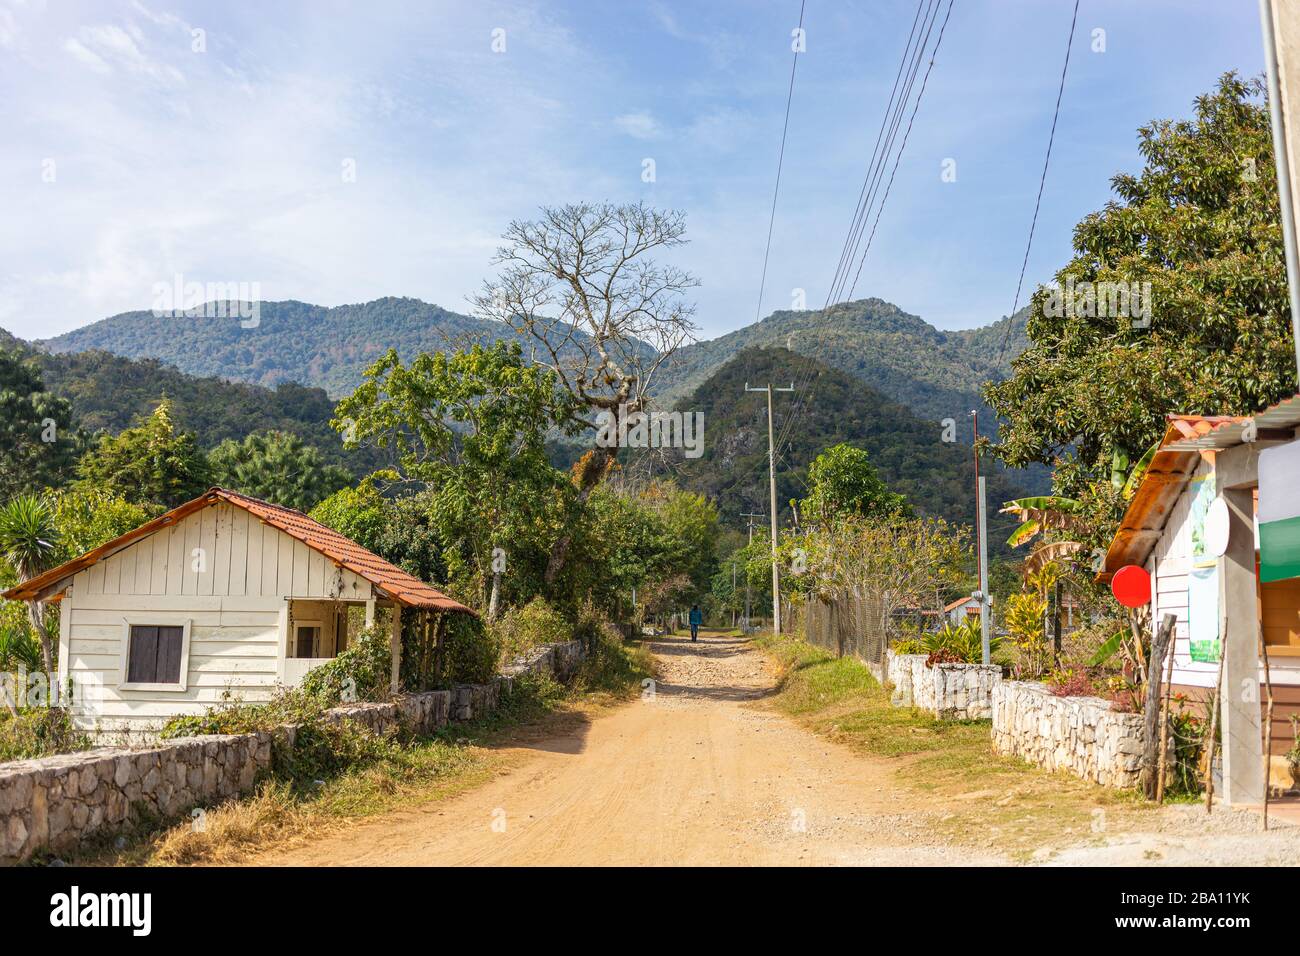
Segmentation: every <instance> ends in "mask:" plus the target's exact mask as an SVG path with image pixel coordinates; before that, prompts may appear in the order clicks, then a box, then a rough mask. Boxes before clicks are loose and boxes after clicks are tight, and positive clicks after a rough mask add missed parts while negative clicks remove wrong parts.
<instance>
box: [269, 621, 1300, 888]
mask: <svg viewBox="0 0 1300 956" xmlns="http://www.w3.org/2000/svg"><path fill="white" fill-rule="evenodd" d="M652 649H653V651H654V653H655V655H656V657H657V658H658V660H659V662H660V678H659V681H658V684H657V686H656V687H655V688H654V693H653V695H645V696H644V697H643V698H642V699H641V700H638V701H634V702H632V703H629V704H627V705H626V706H622V707H620V708H618V709H615V710H612V711H608V712H605V713H602V714H600V715H599V716H597V717H596V718H595V719H593V720H586V719H583V718H581V717H575V718H574V719H573V720H572V721H571V724H572V726H571V727H568V728H566V729H564V730H562V731H560V732H558V733H557V732H554V730H552V731H551V732H550V733H549V734H548V735H546V736H540V737H538V738H537V739H534V740H523V741H522V742H518V741H517V742H515V743H514V744H513V745H512V746H511V748H510V751H511V753H510V755H509V756H510V761H509V766H510V769H508V770H507V771H506V772H504V773H502V774H501V775H499V776H497V777H495V778H494V779H493V780H492V781H491V782H489V783H487V784H485V785H483V786H481V787H479V788H477V789H474V790H472V791H470V792H468V793H465V794H462V795H460V796H457V797H454V798H452V799H450V800H445V801H440V802H436V803H431V804H429V805H427V806H425V807H422V808H420V809H417V810H412V811H402V812H398V813H392V814H387V815H384V816H381V817H376V818H372V819H369V820H366V821H363V822H360V823H358V824H356V825H354V826H351V827H349V828H347V829H345V830H342V831H340V832H335V833H331V834H328V835H325V836H323V837H322V838H319V839H316V840H313V841H312V842H310V843H308V844H306V845H302V846H297V847H292V848H289V849H280V850H273V851H271V852H268V853H265V854H263V855H261V856H260V857H257V858H255V859H253V860H250V861H249V862H251V863H254V864H258V865H282V864H283V865H298V866H339V865H344V866H353V865H389V866H393V865H396V866H420V865H423V866H434V865H436V866H449V865H467V864H468V865H476V864H489V865H498V864H505V865H638V866H646V865H651V866H654V865H778V864H808V865H818V864H832V865H834V864H841V865H844V864H848V865H863V864H865V865H944V864H946V865H979V864H997V863H1006V862H1009V861H1008V860H1007V859H1006V858H1005V857H1003V856H1002V855H1000V854H999V853H997V852H996V851H995V850H990V849H980V850H975V849H971V848H970V847H966V846H959V845H953V844H951V843H948V842H946V841H944V840H943V839H940V838H937V837H936V836H935V835H934V834H933V833H932V832H931V829H930V823H931V822H932V821H933V820H934V819H935V817H936V813H940V812H942V808H936V807H933V806H925V805H923V801H922V798H920V797H918V796H917V794H916V793H915V792H914V791H912V790H910V789H909V788H907V787H906V786H904V785H902V784H900V782H899V780H898V778H897V776H896V764H893V763H892V762H891V761H889V760H885V759H873V758H869V757H863V756H861V755H858V754H854V753H851V752H850V751H848V750H847V749H845V748H843V747H840V746H838V745H836V744H832V743H828V742H827V741H825V740H822V739H820V738H818V737H816V736H814V735H813V734H811V733H810V732H808V731H806V730H804V729H803V728H801V727H799V726H798V725H796V724H795V723H793V722H792V721H790V720H789V719H788V718H786V717H783V716H781V715H779V714H777V713H776V712H775V711H774V710H772V709H770V708H767V707H765V706H764V705H763V703H762V701H763V698H764V697H766V696H768V695H769V694H770V693H772V691H773V689H774V687H775V684H776V674H775V673H774V671H773V670H772V669H771V667H770V665H769V664H768V662H767V661H766V660H765V659H764V658H763V656H762V655H761V654H760V653H758V652H757V651H755V650H753V649H752V648H751V647H750V646H749V645H748V643H747V642H746V641H744V640H743V639H739V638H735V637H723V636H718V635H707V634H706V635H702V637H701V640H700V642H699V643H698V644H692V643H691V642H690V640H689V638H679V637H673V638H664V639H663V640H661V641H659V642H657V643H655V644H654V645H653V648H652ZM1223 816H1224V815H1223V814H1216V817H1223ZM1174 829H1175V830H1176V831H1180V832H1179V833H1176V834H1170V835H1160V834H1154V835H1152V834H1147V835H1132V834H1130V835H1124V836H1120V835H1116V840H1117V842H1116V843H1114V844H1111V843H1107V844H1106V845H1104V846H1090V847H1087V848H1081V849H1079V850H1077V851H1065V852H1064V853H1060V854H1059V855H1058V853H1057V852H1056V851H1053V852H1052V853H1050V855H1049V854H1044V855H1043V856H1042V857H1040V860H1041V862H1068V863H1071V864H1075V865H1078V864H1085V865H1086V864H1091V863H1117V862H1128V863H1131V862H1139V863H1141V862H1148V863H1149V862H1151V861H1152V860H1153V859H1155V858H1156V857H1155V855H1154V854H1156V853H1159V854H1160V855H1162V856H1163V855H1164V852H1163V851H1165V850H1167V849H1169V843H1170V841H1171V839H1172V840H1173V841H1174V842H1175V843H1176V845H1177V847H1178V850H1177V852H1176V853H1175V854H1174V855H1175V856H1176V858H1177V861H1178V862H1190V861H1192V860H1195V861H1197V862H1215V860H1214V858H1213V857H1211V858H1210V859H1205V856H1207V855H1208V854H1206V853H1204V852H1197V850H1198V841H1199V840H1204V839H1207V837H1204V836H1196V837H1188V836H1187V835H1186V834H1185V833H1182V832H1181V831H1182V830H1184V829H1185V828H1184V827H1182V826H1177V827H1175V828H1174ZM1222 836H1223V838H1225V843H1234V842H1237V841H1239V840H1240V839H1241V838H1243V837H1245V834H1240V835H1238V834H1235V833H1234V834H1231V835H1229V834H1223V835H1222ZM1210 839H1215V838H1210ZM1246 839H1247V841H1249V838H1248V837H1246ZM1247 845H1249V844H1247ZM1290 845H1291V847H1292V852H1294V848H1295V847H1296V843H1295V841H1294V840H1293V841H1291V844H1290ZM1209 848H1210V845H1209V844H1207V845H1206V847H1205V849H1206V850H1208V849H1209ZM1216 849H1219V850H1222V849H1226V846H1225V845H1224V844H1223V843H1220V844H1218V845H1217V847H1216ZM1256 849H1257V848H1256ZM1242 851H1243V852H1246V847H1245V846H1243V847H1242ZM1249 852H1250V854H1251V855H1254V853H1255V849H1251V850H1250V851H1249ZM1293 859H1296V860H1300V857H1293ZM1167 861H1168V862H1173V860H1167ZM1254 862H1263V861H1262V860H1259V859H1258V858H1256V859H1255V860H1254Z"/></svg>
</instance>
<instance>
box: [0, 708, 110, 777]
mask: <svg viewBox="0 0 1300 956" xmlns="http://www.w3.org/2000/svg"><path fill="white" fill-rule="evenodd" d="M91 746H93V744H92V742H91V740H90V738H89V737H87V736H86V735H85V734H83V733H81V732H80V731H78V730H77V729H76V728H75V727H73V726H72V718H71V717H70V716H69V715H68V712H67V711H66V710H63V709H62V708H60V707H30V708H26V709H24V710H22V711H20V712H19V714H18V715H17V716H13V715H12V714H8V713H5V712H4V711H2V710H0V763H4V762H5V761H9V760H31V759H34V758H36V757H49V756H52V755H54V754H66V753H73V752H75V751H78V750H88V749H89V748H90V747H91Z"/></svg>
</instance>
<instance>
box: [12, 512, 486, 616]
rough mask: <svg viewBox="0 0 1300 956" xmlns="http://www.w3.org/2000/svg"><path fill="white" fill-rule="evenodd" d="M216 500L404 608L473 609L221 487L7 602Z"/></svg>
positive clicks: (322, 529)
mask: <svg viewBox="0 0 1300 956" xmlns="http://www.w3.org/2000/svg"><path fill="white" fill-rule="evenodd" d="M219 501H225V502H228V503H229V504H231V505H234V506H235V507H236V508H242V509H243V510H244V511H247V512H248V513H249V514H251V515H253V516H254V517H256V518H258V519H259V520H261V521H263V522H265V523H266V524H269V525H271V526H272V527H273V528H277V529H279V530H280V531H283V532H284V533H285V534H287V535H289V536H290V537H291V538H296V539H298V540H299V541H301V542H302V543H303V544H305V545H306V546H307V547H309V548H311V549H312V550H313V551H316V552H319V553H320V554H323V555H324V556H325V557H327V558H329V559H330V560H331V561H333V562H334V563H335V564H338V565H340V566H342V567H345V568H347V569H348V570H349V571H352V572H354V573H355V574H357V575H359V576H360V577H362V578H364V579H365V580H367V581H369V582H370V583H371V584H373V585H375V586H376V587H377V588H379V589H380V590H382V591H383V592H384V593H385V594H386V595H388V596H389V597H391V598H392V599H393V600H394V601H396V602H397V603H398V604H401V605H404V606H406V607H419V608H433V609H437V610H443V611H463V612H465V613H468V614H474V613H475V612H474V611H473V610H471V609H470V608H468V607H466V606H465V605H464V604H461V603H460V602H459V601H454V600H452V599H451V598H449V597H447V595H445V594H443V593H442V592H441V591H439V590H437V589H435V588H432V587H430V586H429V585H428V584H425V583H424V582H423V581H421V580H420V579H419V578H417V577H415V576H414V575H411V574H407V573H406V572H405V571H403V570H402V569H401V568H399V567H397V566H396V565H393V564H390V563H388V562H387V561H385V560H384V559H383V558H381V557H380V556H379V555H377V554H374V553H373V552H371V551H367V550H366V549H365V548H363V547H361V545H359V544H357V543H356V542H355V541H353V540H352V539H351V538H347V537H344V536H343V535H341V534H339V533H338V532H337V531H335V530H334V529H333V528H327V527H326V526H325V525H323V524H321V523H320V522H319V521H314V520H313V519H311V518H309V517H307V515H305V514H303V513H302V512H301V511H295V510H294V509H292V508H285V507H284V506H282V505H277V504H272V503H271V502H269V501H262V500H261V499H259V498H251V497H249V496H248V495H242V494H240V493H239V492H237V491H227V490H226V489H225V488H211V489H209V490H208V491H207V492H206V493H204V494H203V495H200V496H199V497H198V498H195V499H194V500H192V501H187V502H185V504H183V505H178V506H177V507H175V508H173V509H172V510H171V511H169V512H167V513H166V514H164V515H160V516H159V517H157V518H154V519H153V520H152V521H148V522H145V523H144V524H142V525H140V527H138V528H135V529H134V530H132V531H128V532H127V533H126V534H124V535H121V536H120V537H117V538H114V539H113V540H112V541H109V542H107V543H105V544H101V545H100V546H99V547H98V548H95V549H94V550H92V551H87V552H86V553H85V554H83V555H81V556H80V557H76V558H73V559H72V560H71V561H68V562H67V563H65V564H61V565H59V566H58V567H57V568H52V569H51V570H49V571H46V572H44V573H43V574H39V575H37V576H36V577H34V578H32V579H31V580H29V581H24V582H23V583H22V584H20V585H18V586H17V587H13V588H10V589H9V590H8V591H5V592H4V594H3V597H6V598H8V599H9V600H11V601H21V600H30V599H31V598H34V597H37V596H38V595H40V594H41V592H43V591H47V590H49V588H50V587H51V586H52V585H55V584H57V583H59V582H60V581H62V580H63V579H65V578H67V577H70V576H71V575H73V574H76V573H77V572H78V571H81V570H83V569H84V568H88V567H90V566H91V565H92V564H94V563H95V562H97V561H100V560H102V559H104V558H106V557H108V556H109V555H110V554H112V553H113V552H115V551H117V550H119V549H120V548H122V547H125V546H126V545H128V544H131V543H132V542H134V541H137V540H139V539H140V538H143V537H146V536H148V535H150V534H153V533H154V532H155V531H158V530H160V529H162V528H163V527H166V526H168V525H170V524H172V523H174V522H176V521H179V520H180V519H181V518H184V517H186V516H187V515H190V514H192V513H193V512H195V511H198V510H199V509H200V508H205V507H207V506H209V505H213V504H216V503H217V502H219Z"/></svg>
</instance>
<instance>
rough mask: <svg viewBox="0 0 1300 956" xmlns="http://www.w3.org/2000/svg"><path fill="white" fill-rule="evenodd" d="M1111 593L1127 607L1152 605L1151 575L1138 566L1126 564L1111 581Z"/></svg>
mask: <svg viewBox="0 0 1300 956" xmlns="http://www.w3.org/2000/svg"><path fill="white" fill-rule="evenodd" d="M1110 592H1111V593H1112V594H1114V595H1115V600H1116V601H1119V603H1120V604H1123V605H1124V606H1125V607H1142V606H1143V605H1144V604H1150V603H1151V575H1149V574H1147V573H1146V571H1145V570H1144V569H1142V568H1140V567H1138V566H1137V565H1136V564H1126V565H1124V567H1122V568H1120V569H1119V570H1118V571H1116V572H1115V576H1114V577H1113V578H1111V579H1110Z"/></svg>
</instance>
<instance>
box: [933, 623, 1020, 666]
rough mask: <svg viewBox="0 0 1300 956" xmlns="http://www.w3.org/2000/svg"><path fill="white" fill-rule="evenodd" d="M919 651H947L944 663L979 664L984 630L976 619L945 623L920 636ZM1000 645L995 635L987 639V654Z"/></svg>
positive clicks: (982, 655) (981, 656)
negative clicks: (947, 654)
mask: <svg viewBox="0 0 1300 956" xmlns="http://www.w3.org/2000/svg"><path fill="white" fill-rule="evenodd" d="M920 643H921V650H920V652H919V653H922V654H929V655H931V656H933V655H935V654H936V653H938V652H939V651H947V652H948V653H949V654H950V655H951V657H949V658H947V659H945V660H944V663H952V664H979V663H982V662H983V660H984V630H983V628H981V627H980V622H979V620H978V619H972V618H968V619H966V620H964V621H962V622H961V623H960V624H952V623H948V624H945V625H944V626H943V627H942V628H940V629H939V630H938V631H935V632H933V633H930V634H926V635H924V636H923V637H922V638H921V642H920ZM1001 645H1002V640H1001V638H999V637H998V636H997V635H993V636H992V637H991V638H990V639H989V654H990V655H992V654H993V653H994V652H995V651H996V650H998V648H999V647H1001Z"/></svg>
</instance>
